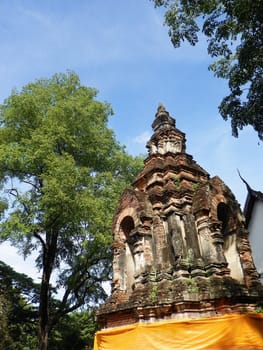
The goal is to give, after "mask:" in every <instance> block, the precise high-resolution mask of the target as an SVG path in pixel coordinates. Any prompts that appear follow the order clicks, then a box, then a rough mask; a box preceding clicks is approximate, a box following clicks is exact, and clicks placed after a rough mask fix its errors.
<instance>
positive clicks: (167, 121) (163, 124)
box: [152, 103, 175, 132]
mask: <svg viewBox="0 0 263 350" xmlns="http://www.w3.org/2000/svg"><path fill="white" fill-rule="evenodd" d="M170 127H173V128H175V120H174V119H173V118H172V117H170V115H169V112H167V111H166V109H165V107H164V105H163V104H162V103H159V105H158V108H157V112H156V114H155V120H154V122H153V123H152V128H153V131H154V132H156V131H158V130H160V129H163V128H170Z"/></svg>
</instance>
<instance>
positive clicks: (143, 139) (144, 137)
mask: <svg viewBox="0 0 263 350" xmlns="http://www.w3.org/2000/svg"><path fill="white" fill-rule="evenodd" d="M150 137H151V134H150V132H149V131H148V130H147V131H144V132H143V133H142V134H140V135H137V136H135V137H134V138H133V139H132V141H133V142H134V143H139V144H143V145H144V146H145V145H146V143H147V142H148V141H149V139H150Z"/></svg>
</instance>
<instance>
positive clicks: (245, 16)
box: [153, 0, 263, 140]
mask: <svg viewBox="0 0 263 350" xmlns="http://www.w3.org/2000/svg"><path fill="white" fill-rule="evenodd" d="M153 1H154V3H155V6H163V7H165V9H166V12H165V24H166V25H168V27H169V35H170V37H171V41H172V43H173V45H174V47H179V46H180V44H181V42H182V41H184V40H186V41H188V42H189V43H190V44H191V45H195V44H196V43H197V42H198V35H199V34H200V31H202V32H203V33H204V35H205V36H206V37H207V38H208V53H209V54H210V55H211V57H215V58H216V59H217V61H216V62H215V63H213V64H212V65H211V66H210V69H211V70H212V71H214V73H215V75H216V76H217V77H221V78H225V79H228V83H229V88H230V94H229V95H228V96H226V97H225V98H224V99H223V100H222V102H221V104H220V106H219V111H220V113H221V115H222V117H223V118H224V119H225V120H226V119H228V118H230V119H231V124H232V132H233V135H234V136H236V137H237V136H238V130H239V129H240V130H241V129H242V128H243V127H244V126H246V125H252V126H253V128H254V129H255V131H256V132H257V133H258V137H259V138H260V139H261V140H263V107H262V106H263V105H262V101H263V79H262V74H263V41H262V38H263V2H262V0H253V1H252V0H222V1H219V0H203V1H195V0H189V1H183V0H180V1H179V0H153Z"/></svg>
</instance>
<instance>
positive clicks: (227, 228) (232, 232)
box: [217, 202, 243, 282]
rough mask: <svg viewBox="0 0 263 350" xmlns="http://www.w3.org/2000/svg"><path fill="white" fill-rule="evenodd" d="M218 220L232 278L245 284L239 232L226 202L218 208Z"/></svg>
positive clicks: (221, 203)
mask: <svg viewBox="0 0 263 350" xmlns="http://www.w3.org/2000/svg"><path fill="white" fill-rule="evenodd" d="M217 219H218V220H219V221H221V224H222V228H221V232H222V235H223V239H224V244H223V252H224V255H225V258H226V261H227V263H228V268H229V269H230V276H231V277H232V278H234V279H236V280H238V281H239V282H243V270H242V267H241V263H240V257H239V253H238V251H237V242H236V240H237V232H236V229H235V227H234V226H233V215H232V211H231V209H230V208H229V206H228V205H227V204H225V203H224V202H220V203H219V204H218V206H217Z"/></svg>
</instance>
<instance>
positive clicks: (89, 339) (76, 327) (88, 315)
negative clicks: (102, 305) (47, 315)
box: [49, 309, 97, 350]
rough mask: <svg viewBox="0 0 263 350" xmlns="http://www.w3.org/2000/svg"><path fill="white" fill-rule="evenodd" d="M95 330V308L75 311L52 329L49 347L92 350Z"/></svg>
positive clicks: (56, 349) (54, 348)
mask: <svg viewBox="0 0 263 350" xmlns="http://www.w3.org/2000/svg"><path fill="white" fill-rule="evenodd" d="M96 331H97V324H96V322H95V309H94V310H90V311H81V312H76V311H75V312H73V313H71V314H69V315H66V316H65V317H64V318H63V319H62V320H61V322H60V323H59V324H58V325H57V326H56V327H55V328H54V329H53V330H52V333H51V336H50V343H49V347H50V349H52V350H75V349H78V350H93V343H94V334H95V332H96Z"/></svg>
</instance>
